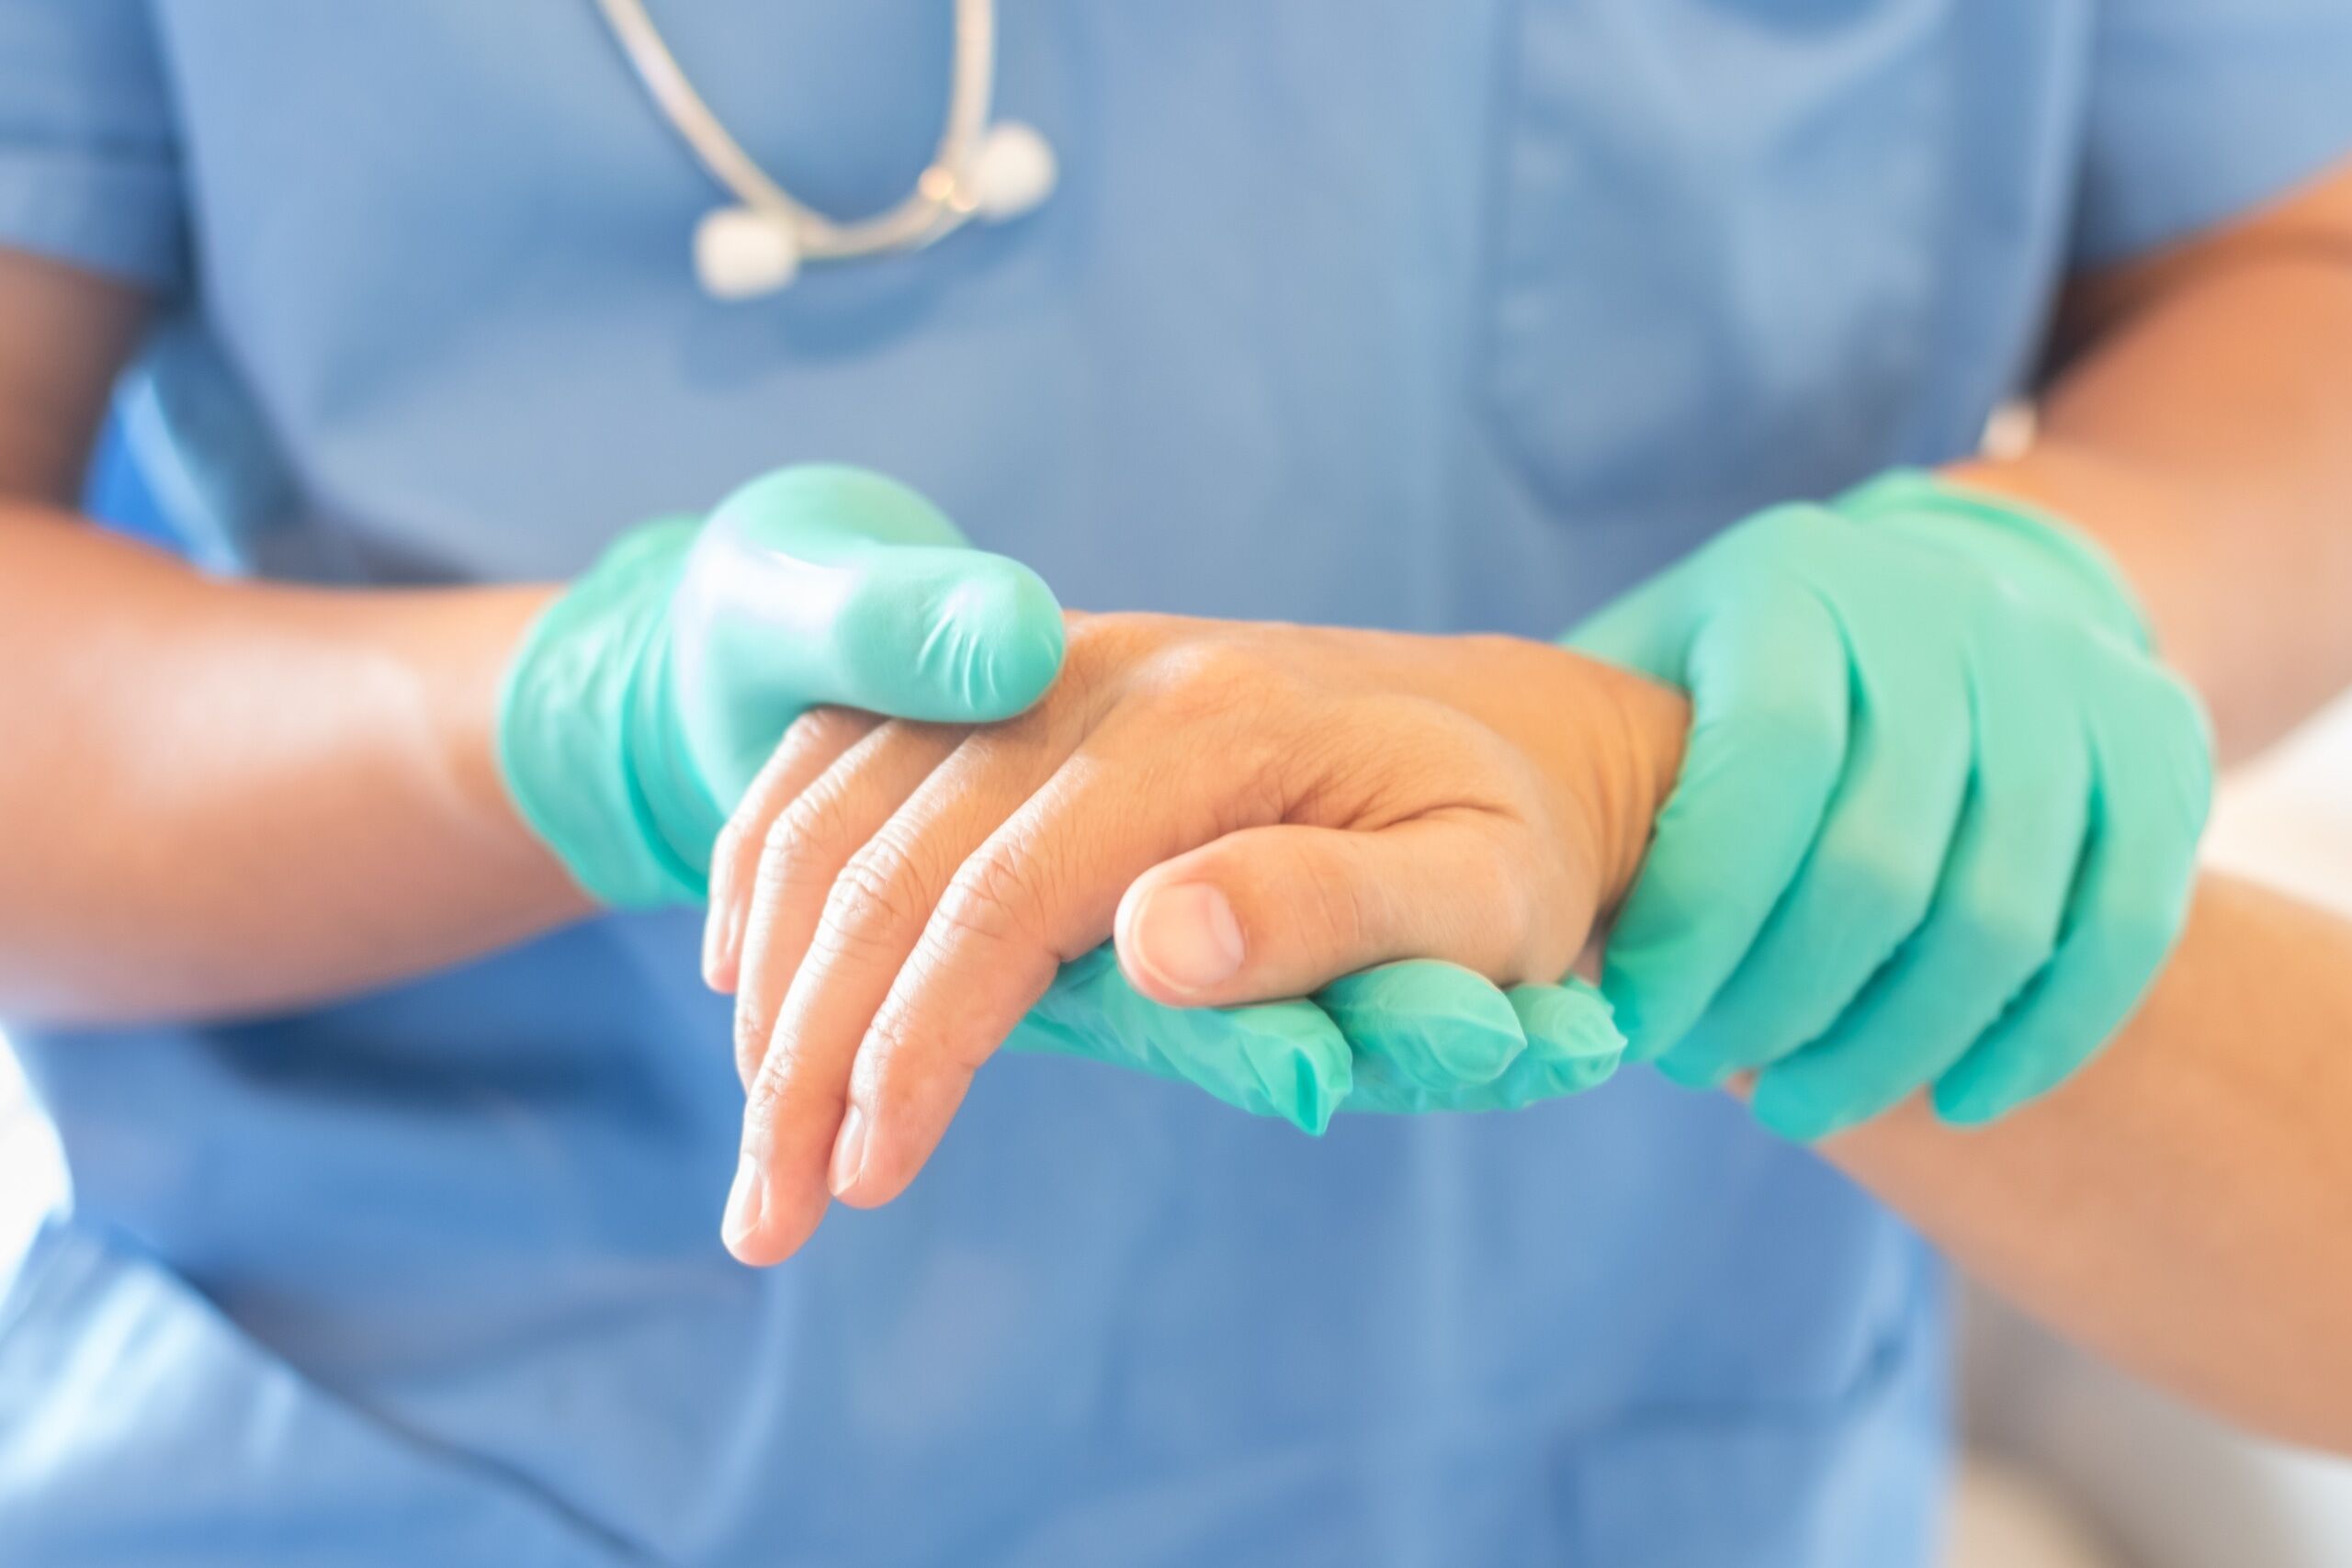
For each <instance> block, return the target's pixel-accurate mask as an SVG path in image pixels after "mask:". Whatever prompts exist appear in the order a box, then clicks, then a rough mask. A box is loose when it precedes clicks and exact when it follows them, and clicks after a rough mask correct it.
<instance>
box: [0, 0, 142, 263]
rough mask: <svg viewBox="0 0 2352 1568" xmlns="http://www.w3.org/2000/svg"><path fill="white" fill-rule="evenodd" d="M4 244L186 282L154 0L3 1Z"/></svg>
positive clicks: (0, 218) (0, 154) (0, 179)
mask: <svg viewBox="0 0 2352 1568" xmlns="http://www.w3.org/2000/svg"><path fill="white" fill-rule="evenodd" d="M0 246H6V247H8V248H12V249H16V250H21V251H29V252H32V253H34V254H40V255H44V256H49V257H51V258H53V259H55V260H59V261H63V262H67V263H71V264H72V265H76V266H81V267H86V268H88V269H89V270H91V271H94V272H100V273H104V274H107V276H113V277H118V278H121V279H123V280H125V281H127V282H130V283H135V284H139V285H142V286H144V287H146V288H153V289H155V290H157V291H158V292H169V291H171V290H174V289H175V288H178V287H179V286H180V285H181V284H182V283H183V282H184V281H185V277H186V273H187V220H186V207H185V203H184V202H183V200H182V197H181V181H180V156H179V145H178V135H177V131H176V130H175V120H174V116H173V112H172V102H171V95H170V93H169V92H168V90H167V89H166V87H165V85H164V73H163V68H162V64H161V62H160V60H159V58H158V56H157V52H156V48H155V36H154V30H153V22H152V20H151V18H150V17H149V15H148V6H147V0H0Z"/></svg>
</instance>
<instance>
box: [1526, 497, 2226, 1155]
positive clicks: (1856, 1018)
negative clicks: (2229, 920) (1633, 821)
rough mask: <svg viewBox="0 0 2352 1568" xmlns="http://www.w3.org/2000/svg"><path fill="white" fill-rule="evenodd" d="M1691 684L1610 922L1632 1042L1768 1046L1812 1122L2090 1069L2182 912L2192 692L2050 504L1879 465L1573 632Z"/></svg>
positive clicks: (1771, 1068)
mask: <svg viewBox="0 0 2352 1568" xmlns="http://www.w3.org/2000/svg"><path fill="white" fill-rule="evenodd" d="M1569 641H1570V643H1571V645H1572V646H1574V647H1576V648H1577V649H1582V650H1583V651H1586V652H1589V653H1591V654H1593V655H1594V656H1596V657H1598V658H1600V659H1604V660H1611V661H1612V662H1614V663H1617V664H1620V665H1623V666H1626V667H1629V668H1632V669H1634V670H1639V671H1645V672H1646V673H1648V674H1650V675H1653V676H1656V677H1657V678H1659V679H1661V680H1664V681H1667V682H1671V683H1673V684H1676V685H1679V686H1681V687H1682V688H1684V689H1685V690H1686V691H1688V692H1689V693H1690V694H1691V699H1692V707H1693V723H1692V729H1691V741H1690V749H1689V751H1688V753H1687V755H1686V758H1685V761H1684V763H1683V768H1682V775H1681V778H1680V780H1679V783H1678V784H1677V785H1676V788H1675V790H1674V793H1673V795H1672V796H1671V798H1670V799H1669V800H1668V803H1667V806H1666V808H1665V810H1664V811H1663V812H1662V813H1660V815H1659V817H1658V820H1657V833H1656V838H1655V840H1654V841H1653V843H1652V846H1651V848H1650V851H1649V855H1648V859H1647V861H1646V863H1645V865H1644V868H1643V871H1642V873H1641V875H1640V877H1639V879H1638V881H1637V882H1636V884H1635V886H1634V891H1633V894H1632V896H1631V897H1630V898H1629V899H1628V901H1627V903H1626V906H1625V908H1624V910H1623V913H1622V914H1621V916H1620V918H1619V919H1618V922H1617V925H1616V928H1615V930H1614V931H1613V932H1612V933H1611V938H1610V942H1609V948H1608V953H1607V964H1606V970H1605V973H1604V976H1603V981H1602V985H1603V989H1604V990H1605V991H1606V993H1607V994H1608V996H1609V998H1610V999H1611V1001H1612V1002H1613V1003H1614V1004H1615V1005H1616V1009H1617V1018H1618V1021H1619V1022H1620V1024H1621V1025H1622V1027H1623V1029H1624V1031H1625V1033H1626V1035H1627V1037H1628V1039H1629V1042H1630V1045H1629V1051H1628V1055H1629V1056H1630V1057H1631V1058H1632V1059H1634V1060H1637V1061H1640V1060H1650V1059H1656V1060H1657V1062H1658V1064H1659V1066H1660V1067H1661V1069H1662V1070H1663V1071H1665V1072H1666V1073H1667V1074H1668V1077H1673V1078H1675V1079H1676V1080H1678V1081H1679V1082H1683V1083H1687V1084H1692V1085H1703V1084H1713V1083H1719V1082H1721V1081H1722V1080H1723V1079H1724V1078H1725V1077H1728V1076H1729V1075H1731V1074H1732V1073H1734V1072H1736V1071H1739V1070H1742V1069H1747V1068H1762V1069H1764V1071H1763V1072H1762V1073H1761V1075H1760V1077H1758V1081H1757V1086H1756V1093H1755V1100H1754V1107H1755V1111H1756V1114H1757V1116H1758V1118H1759V1119H1760V1120H1761V1121H1762V1122H1764V1123H1765V1124H1766V1125H1768V1126H1770V1127H1771V1128H1773V1129H1774V1130H1776V1131H1778V1132H1780V1133H1781V1134H1784V1135H1787V1136H1790V1137H1793V1138H1798V1139H1813V1138H1817V1137H1821V1136H1824V1135H1826V1134H1829V1133H1832V1132H1835V1131H1838V1130H1839V1129H1842V1128H1844V1127H1847V1126H1849V1125H1852V1124H1853V1123H1855V1122H1860V1121H1862V1120H1865V1119H1867V1118H1869V1117H1871V1116H1873V1115H1876V1114H1878V1113H1879V1112H1881V1111H1884V1110H1886V1109H1888V1108H1889V1107H1891V1106H1893V1105H1894V1104H1895V1103H1896V1102H1898V1101H1900V1100H1903V1099H1905V1097H1907V1096H1908V1095H1910V1094H1911V1093H1913V1092H1914V1091H1916V1090H1917V1089H1921V1088H1924V1087H1928V1086H1932V1089H1933V1100H1934V1104H1935V1108H1936V1110H1937V1111H1938V1112H1939V1114H1940V1115H1942V1116H1943V1118H1944V1119H1945V1120H1947V1121H1949V1122H1955V1123H1975V1122H1985V1121H1989V1120H1991V1119H1993V1118H1996V1117H1998V1116H2001V1115H2003V1114H2005V1113H2007V1111H2011V1110H2013V1109H2015V1108H2016V1107H2018V1106H2019V1105H2021V1104H2023V1103H2025V1102H2026V1101H2028V1100H2031V1099H2033V1098H2035V1097H2036V1096H2038V1095H2040V1094H2042V1093H2044V1092H2045V1091H2047V1090H2049V1089H2052V1088H2053V1087H2055V1086H2056V1085H2057V1084H2059V1083H2061V1082H2062V1081H2064V1079H2065V1078H2066V1077H2068V1076H2070V1075H2071V1074H2072V1073H2074V1072H2075V1070H2076V1069H2077V1068H2079V1067H2080V1066H2082V1065H2083V1064H2084V1063H2085V1062H2086V1061H2087V1060H2088V1059H2089V1058H2090V1057H2091V1055H2093V1054H2094V1053H2095V1052H2096V1051H2097V1050H2098V1047H2099V1046H2100V1045H2101V1044H2102V1043H2104V1042H2105V1041H2106V1040H2107V1039H2108V1038H2109V1036H2111V1035H2112V1034H2113V1033H2114V1032H2116V1031H2117V1030H2118V1029H2119V1028H2120V1026H2121V1025H2122V1024H2123V1023H2124V1021H2126V1020H2127V1019H2128V1018H2129V1016H2130V1015H2131V1011H2132V1010H2133V1009H2134V1008H2135V1007H2136V1005H2137V1004H2138V1001H2139V999H2140V998H2141V996H2142V995H2143V992H2144V991H2145V990H2146V988H2147V987H2148V985H2149V983H2150V982H2151V981H2152V980H2153V978H2154V976H2155V975H2156V973H2157V971H2158V970H2159V969H2160V968H2161V967H2162V966H2163V964H2164V961H2165V957H2166V955H2167V954H2168V953H2169V952H2170V950H2171V947H2172V945H2173V943H2174V942H2175V941H2176V939H2177V936H2178V933H2179V931H2180V928H2181V925H2182V923H2183V921H2184V919H2185V918H2186V913H2187V908H2188V897H2189V893H2190V890H2191V886H2192V882H2193V877H2194V861H2195V856H2196V850H2197V841H2198V837H2199V832H2200V831H2201V829H2202V828H2203V825H2204V821H2205V814H2206V809H2207V807H2208V804H2209V802H2210V799H2211V791H2212V772H2213V764H2212V747H2211V738H2210V732H2209V730H2208V728H2207V725H2206V721H2205V718H2204V715H2203V712H2202V710H2201V708H2200V707H2199V705H2198V703H2197V700H2196V698H2195V697H2194V696H2193V694H2191V693H2190V692H2189V691H2188V688H2187V687H2186V686H2185V685H2183V684H2182V683H2181V682H2179V681H2178V680H2177V679H2175V678H2174V677H2173V676H2172V675H2171V674H2170V673H2169V672H2168V671H2166V670H2165V668H2164V667H2163V666H2162V665H2161V664H2159V663H2158V662H2157V661H2156V660H2155V658H2154V654H2153V652H2152V650H2151V639H2150V637H2149V635H2148V632H2147V630H2146V627H2145V624H2144V622H2143V619H2142V616H2141V615H2140V612H2139V610H2138V608H2137V606H2136V604H2135V603H2134V601H2133V599H2132V597H2131V593H2130V592H2129V591H2128V590H2127V589H2126V588H2125V587H2124V585H2123V584H2122V582H2121V581H2120V578H2119V577H2118V576H2117V574H2116V573H2115V571H2114V570H2113V568H2112V567H2111V566H2109V564H2108V562H2107V561H2106V559H2105V558H2104V557H2103V556H2102V554H2101V553H2100V552H2099V551H2098V549H2097V548H2096V547H2094V546H2093V545H2092V544H2091V543H2090V542H2089V541H2088V540H2087V539H2086V538H2084V537H2083V536H2079V535H2077V534H2075V532H2073V531H2072V530H2071V529H2069V528H2067V527H2066V526H2064V525H2062V524H2059V523H2058V522H2056V521H2054V520H2052V519H2049V518H2046V517H2042V516H2040V515H2037V514H2035V513H2030V512H2029V511H2027V510H2026V509H2024V508H2022V507H2019V506H2017V505H2013V504H2010V503H2008V502H2003V501H1998V500H1996V499H1994V498H1992V497H1990V496H1986V495H1980V494H1975V493H1973V492H1969V491H1962V490H1960V489H1957V488H1955V487H1953V486H1951V485H1948V484H1946V483H1943V482H1942V481H1939V480H1938V479H1933V478H1931V477H1928V476H1927V475H1923V474H1916V473H1898V474H1895V475H1892V476H1889V477H1888V478H1886V479H1882V480H1880V481H1878V482H1876V483H1874V484H1872V485H1870V486H1867V487H1865V488H1864V489H1862V490H1860V491H1856V492H1854V493H1853V494H1851V495H1849V496H1847V497H1845V498H1844V499H1842V500H1841V501H1839V502H1835V503H1833V504H1831V505H1828V506H1792V507H1784V508H1781V509H1778V510H1775V511H1772V512H1768V513H1763V514H1761V515H1759V516H1758V517H1755V518H1752V519H1750V520H1749V521H1747V522H1746V523H1744V524H1741V525H1738V526H1737V527H1736V528H1733V529H1732V530H1730V531H1729V532H1728V533H1726V534H1724V536H1721V537H1720V538H1718V539H1717V540H1715V541H1714V542H1713V543H1712V544H1710V545H1709V546H1707V547H1705V548H1704V549H1702V550H1701V551H1700V552H1699V553H1698V554H1696V555H1695V556H1693V557H1691V558H1690V559H1689V560H1687V561H1685V562H1683V563H1682V564H1680V565H1679V566H1677V567H1675V568H1673V569H1671V570H1668V571H1667V572H1665V573H1664V574H1663V575H1661V576H1660V577H1658V578H1657V579H1655V580H1653V581H1650V582H1649V583H1647V584H1645V586H1643V587H1641V588H1638V589H1636V590H1634V592H1632V593H1631V594H1629V595H1627V596H1626V597H1625V598H1623V599H1622V600H1620V601H1618V602H1617V603H1615V604H1612V605H1611V606H1609V607H1608V608H1606V609H1604V610H1603V611H1601V612H1600V615H1597V616H1595V617H1594V618H1593V619H1592V620H1591V621H1590V622H1589V623H1588V624H1586V625H1585V626H1582V627H1580V628H1579V629H1578V630H1577V631H1576V632H1575V633H1574V634H1572V636H1571V637H1570V638H1569Z"/></svg>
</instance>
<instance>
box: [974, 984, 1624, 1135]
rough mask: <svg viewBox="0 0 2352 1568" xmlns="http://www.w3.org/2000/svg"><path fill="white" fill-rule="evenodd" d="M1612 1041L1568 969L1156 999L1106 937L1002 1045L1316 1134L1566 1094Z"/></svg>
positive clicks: (1605, 1072)
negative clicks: (1528, 977) (1221, 1003)
mask: <svg viewBox="0 0 2352 1568" xmlns="http://www.w3.org/2000/svg"><path fill="white" fill-rule="evenodd" d="M1623 1046H1624V1041H1623V1037H1622V1036H1620V1035H1619V1034H1618V1032H1617V1030H1616V1027H1615V1026H1614V1025H1613V1024H1611V1022H1610V1020H1609V1007H1608V1004H1607V1003H1606V1002H1604V1001H1602V1000H1601V998H1600V994H1599V993H1598V992H1596V991H1594V990H1593V989H1592V988H1591V987H1589V986H1587V985H1585V984H1584V983H1583V982H1581V981H1577V980H1570V981H1568V982H1567V983H1566V984H1564V985H1560V986H1521V987H1514V988H1513V989H1512V990H1510V991H1509V992H1504V991H1500V990H1498V989H1496V988H1495V987H1493V986H1491V985H1489V984H1487V982H1486V981H1485V980H1483V979H1481V978H1479V977H1478V976H1476V975H1475V974H1473V973H1471V972H1470V971H1469V970H1466V969H1462V968H1457V967H1456V966H1454V965H1453V964H1440V963H1435V962H1431V961H1427V960H1418V961H1412V962H1408V963H1403V964H1384V965H1382V966H1381V967H1379V968H1377V969H1368V970H1365V971H1364V972H1363V973H1362V974H1358V975H1351V976H1347V977H1346V978H1345V979H1342V980H1339V981H1337V982H1334V983H1333V984H1332V985H1330V986H1329V987H1325V988H1324V989H1323V990H1322V991H1320V992H1318V993H1317V995H1316V996H1315V997H1314V998H1312V999H1302V1000H1298V1001H1289V1002H1269V1003H1262V1004H1260V1005H1257V1006H1253V1007H1239V1008H1171V1007H1168V1006H1165V1005H1163V1004H1161V1003H1159V1002H1156V1001H1153V1000H1152V999H1151V998H1148V997H1146V996H1144V995H1142V994H1141V993H1140V992H1138V991H1136V989H1135V988H1134V987H1132V986H1130V985H1128V984H1127V980H1126V976H1125V975H1123V974H1121V973H1120V970H1119V965H1118V961H1117V959H1116V958H1115V956H1114V954H1113V953H1112V950H1111V949H1110V948H1108V947H1102V948H1098V949H1096V950H1095V951H1094V952H1092V953H1088V954H1087V955H1086V956H1085V957H1083V958H1081V959H1080V960H1078V961H1077V962H1076V963H1074V964H1065V965H1064V966H1063V967H1062V971H1061V973H1060V974H1059V975H1058V976H1057V977H1056V978H1055V981H1054V985H1053V988H1052V989H1051V990H1050V991H1048V992H1047V993H1046V998H1045V999H1044V1000H1043V1001H1041V1002H1039V1003H1038V1004H1037V1006H1036V1007H1035V1008H1034V1009H1032V1010H1030V1013H1029V1015H1028V1017H1026V1018H1025V1019H1023V1021H1022V1023H1021V1027H1020V1028H1019V1029H1018V1030H1016V1031H1015V1032H1014V1033H1013V1035H1012V1039H1010V1040H1008V1041H1007V1042H1006V1043H1005V1049H1007V1050H1009V1051H1039V1052H1053V1053H1057V1054H1060V1055H1077V1056H1084V1057H1086V1058H1088V1059H1089V1060H1091V1061H1097V1062H1107V1063H1110V1064H1113V1065H1114V1066H1126V1067H1132V1068H1136V1069H1137V1070H1140V1071H1143V1072H1148V1073H1152V1074H1156V1075H1158V1076H1159V1077H1168V1078H1174V1079H1177V1080H1179V1081H1182V1082H1184V1083H1189V1084H1191V1085H1193V1087H1194V1088H1196V1089H1202V1090H1204V1091H1205V1092H1207V1093H1208V1094H1210V1095H1213V1096H1214V1097H1216V1099H1218V1100H1223V1101H1225V1103H1227V1105H1231V1106H1235V1107H1238V1109H1240V1110H1243V1111H1249V1112H1250V1113H1251V1114H1253V1115H1258V1116H1275V1117H1280V1118H1281V1119H1283V1120H1284V1121H1286V1122H1292V1123H1293V1124H1294V1125H1295V1126H1298V1127H1300V1128H1302V1129H1303V1130H1305V1131H1306V1132H1309V1133H1317V1134H1319V1133H1321V1132H1322V1131H1323V1130H1324V1128H1325V1127H1326V1126H1327V1125H1328V1124H1329V1122H1330V1119H1331V1115H1332V1112H1333V1111H1388V1112H1397V1111H1507V1110H1516V1109H1518V1108H1520V1107H1521V1106H1525V1105H1531V1104H1533V1103H1534V1102H1535V1101H1537V1100H1550V1099H1555V1098H1557V1097H1558V1096H1561V1095H1566V1094H1575V1093H1579V1092H1581V1091H1583V1090H1585V1089H1590V1088H1592V1087H1594V1086H1595V1085H1597V1084H1599V1083H1601V1082H1602V1081H1604V1080H1606V1079H1607V1078H1608V1077H1609V1076H1610V1075H1611V1073H1613V1072H1614V1071H1615V1070H1616V1068H1617V1062H1618V1057H1619V1055H1621V1054H1622V1052H1623Z"/></svg>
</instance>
